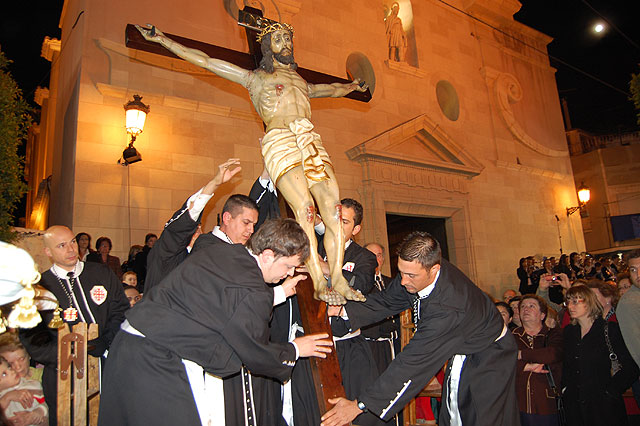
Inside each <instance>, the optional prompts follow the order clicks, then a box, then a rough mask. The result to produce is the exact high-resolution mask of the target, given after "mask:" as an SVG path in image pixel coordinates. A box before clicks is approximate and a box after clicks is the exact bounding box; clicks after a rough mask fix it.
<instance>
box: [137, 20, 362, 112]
mask: <svg viewBox="0 0 640 426" xmlns="http://www.w3.org/2000/svg"><path fill="white" fill-rule="evenodd" d="M165 36H167V37H169V38H171V39H172V40H174V41H176V42H178V43H180V44H181V45H183V46H186V47H189V48H193V49H197V50H199V51H201V52H204V53H206V54H207V55H208V56H209V57H211V58H217V59H221V60H224V61H226V62H229V63H231V64H234V65H236V66H238V67H240V68H243V69H245V70H246V69H252V68H253V67H255V65H254V64H255V62H254V60H253V58H252V57H251V55H249V54H248V53H243V52H238V51H236V50H231V49H227V48H224V47H220V46H215V45H211V44H207V43H203V42H201V41H197V40H191V39H188V38H185V37H180V36H177V35H173V34H168V33H165ZM125 39H126V46H127V47H129V48H131V49H137V50H142V51H145V52H150V53H155V54H158V55H163V56H168V57H170V58H176V59H180V57H178V56H177V55H175V54H173V53H171V52H170V51H168V50H167V49H165V48H164V47H162V46H160V45H159V44H157V43H153V42H151V41H147V40H145V39H144V37H143V36H142V34H140V32H139V31H138V30H137V29H136V27H135V25H133V24H128V25H127V28H126V34H125ZM297 72H298V74H300V77H302V78H304V79H305V81H307V82H309V83H311V84H332V83H342V84H350V83H351V81H350V80H347V79H345V78H340V77H335V76H332V75H328V74H323V73H321V72H317V71H312V70H309V69H305V68H301V67H298V69H297ZM345 97H346V98H350V99H354V100H357V101H360V102H369V101H370V100H371V92H370V91H369V89H367V91H366V92H358V91H353V92H351V93H349V94H348V95H346V96H345Z"/></svg>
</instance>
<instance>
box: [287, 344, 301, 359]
mask: <svg viewBox="0 0 640 426" xmlns="http://www.w3.org/2000/svg"><path fill="white" fill-rule="evenodd" d="M289 343H291V344H292V345H293V347H294V348H296V361H297V360H298V358H300V351H299V350H298V345H296V342H289Z"/></svg>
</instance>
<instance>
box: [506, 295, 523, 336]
mask: <svg viewBox="0 0 640 426" xmlns="http://www.w3.org/2000/svg"><path fill="white" fill-rule="evenodd" d="M518 305H520V296H516V297H512V298H511V300H509V306H510V307H511V311H512V312H513V315H511V324H513V325H512V326H510V328H511V329H512V330H513V329H514V328H516V327H521V326H522V323H521V322H520V311H518V309H519V306H518Z"/></svg>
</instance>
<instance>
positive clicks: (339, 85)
mask: <svg viewBox="0 0 640 426" xmlns="http://www.w3.org/2000/svg"><path fill="white" fill-rule="evenodd" d="M252 11H253V12H256V10H255V9H253V10H252ZM258 12H259V11H258ZM240 24H241V25H243V26H244V27H245V28H247V35H248V39H249V46H250V51H251V52H252V54H247V53H242V52H237V51H233V50H230V49H225V48H222V47H219V46H212V45H209V44H206V43H202V42H197V41H193V40H189V39H186V38H183V37H179V36H174V35H169V34H163V33H162V32H161V31H159V30H158V29H157V28H156V27H154V26H151V27H147V28H145V27H140V26H137V25H136V26H134V25H127V32H126V37H127V47H131V48H136V49H139V50H145V51H149V52H152V53H158V54H161V55H165V56H170V57H178V58H181V59H184V60H187V61H188V62H191V63H193V64H195V65H197V66H200V67H202V68H205V69H207V70H209V71H211V72H213V73H214V74H216V75H218V76H220V77H222V78H225V79H227V80H229V81H232V82H235V83H238V84H241V85H242V86H243V87H245V88H246V89H247V90H248V91H249V96H250V98H251V101H252V103H253V105H254V107H255V109H256V111H257V112H258V114H259V115H260V117H261V118H262V120H263V122H264V124H265V131H266V134H265V136H264V137H263V138H262V140H261V148H262V155H263V158H264V162H265V167H266V169H267V171H268V173H269V176H270V177H271V180H272V181H273V182H274V183H275V185H276V188H277V189H278V190H279V191H280V193H281V194H282V195H283V196H284V198H285V200H286V201H287V202H288V204H289V206H290V207H291V209H292V211H293V213H294V215H295V218H296V220H297V222H298V223H299V224H300V225H301V226H302V228H303V229H304V230H305V232H306V233H307V235H308V237H309V240H310V243H311V253H312V255H311V256H310V257H309V259H308V260H307V261H306V267H307V270H308V272H309V275H310V279H307V280H306V281H303V282H301V283H300V284H299V285H298V288H299V290H298V295H299V303H300V307H301V309H300V310H301V315H302V319H303V326H304V329H305V333H317V332H326V333H328V334H329V335H331V328H330V325H329V322H328V319H327V315H326V305H325V304H324V303H317V302H314V301H313V299H314V298H315V299H316V300H321V301H324V302H327V303H329V304H334V305H337V304H344V303H345V302H346V299H350V300H358V301H364V300H365V298H364V296H363V295H362V294H361V293H360V292H359V291H356V290H353V289H352V287H351V286H350V285H349V283H347V282H346V280H345V279H344V277H343V275H342V263H343V256H344V243H345V241H344V235H343V231H342V217H341V204H340V196H339V189H338V184H337V180H336V176H335V173H334V170H333V166H332V164H331V161H330V159H329V156H328V154H327V152H326V150H325V149H324V147H323V146H322V141H321V139H320V136H319V135H318V134H317V133H315V132H313V131H312V130H313V124H312V123H311V121H310V118H311V106H310V102H309V100H310V98H314V97H350V98H352V99H355V100H359V101H364V102H368V101H369V100H370V99H371V94H370V92H369V90H368V87H367V86H366V84H364V82H363V83H362V84H361V83H360V81H359V80H354V81H352V82H350V81H348V80H345V79H340V78H337V77H333V76H328V75H326V74H322V73H319V72H315V71H311V70H305V69H302V68H298V66H297V64H296V63H295V61H294V58H293V28H292V27H291V26H290V25H288V24H283V23H279V22H275V21H271V20H268V19H266V18H262V17H261V16H258V15H256V14H251V13H242V14H241V22H240ZM254 31H257V32H259V34H258V37H257V39H255V40H256V41H257V42H259V43H260V49H257V46H256V44H255V42H254V41H253V40H254V38H253V36H252V34H253V32H254ZM259 53H261V55H260V54H259ZM260 56H261V57H260ZM314 200H315V203H314ZM316 204H317V206H318V210H319V213H320V215H321V217H322V218H323V221H324V224H325V226H326V233H325V237H324V243H325V248H326V251H327V260H328V269H329V273H328V274H327V275H330V278H329V282H330V284H329V283H328V282H327V280H326V279H325V278H324V276H325V273H324V272H323V267H322V266H323V265H322V260H321V259H319V258H318V257H317V255H316V253H317V242H316V237H315V231H314V221H315V218H316V211H315V205H316ZM325 269H326V268H325ZM309 281H312V283H311V282H309ZM311 284H312V285H311ZM311 288H313V290H311ZM312 371H313V376H314V383H315V388H316V393H317V396H318V403H319V408H320V411H321V412H325V411H327V408H328V407H327V401H328V399H329V398H335V397H336V396H344V389H342V386H341V376H340V369H339V365H338V361H337V357H336V356H335V352H333V353H331V354H330V356H328V357H327V358H326V359H324V360H321V359H317V360H316V359H314V361H312Z"/></svg>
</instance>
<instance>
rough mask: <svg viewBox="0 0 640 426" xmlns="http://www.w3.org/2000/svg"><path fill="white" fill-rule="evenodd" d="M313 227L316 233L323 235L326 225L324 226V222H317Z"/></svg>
mask: <svg viewBox="0 0 640 426" xmlns="http://www.w3.org/2000/svg"><path fill="white" fill-rule="evenodd" d="M313 229H315V231H316V232H317V233H318V235H324V232H325V230H326V227H325V226H324V222H320V223H319V224H317V225H316V226H314V227H313Z"/></svg>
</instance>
